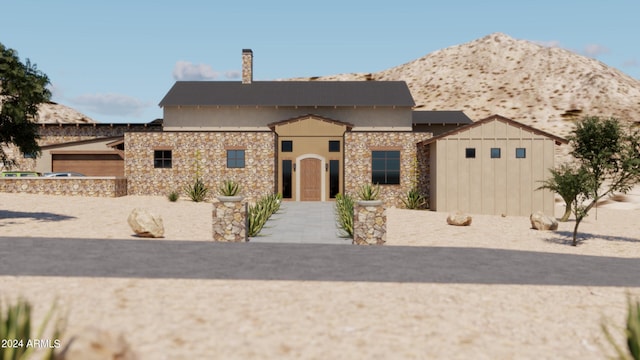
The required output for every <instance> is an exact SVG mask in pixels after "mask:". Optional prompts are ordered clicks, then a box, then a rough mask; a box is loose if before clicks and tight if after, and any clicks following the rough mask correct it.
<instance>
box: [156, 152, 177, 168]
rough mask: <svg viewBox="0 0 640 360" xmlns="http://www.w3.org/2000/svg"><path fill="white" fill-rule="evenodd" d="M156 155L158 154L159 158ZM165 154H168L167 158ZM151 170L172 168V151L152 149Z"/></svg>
mask: <svg viewBox="0 0 640 360" xmlns="http://www.w3.org/2000/svg"><path fill="white" fill-rule="evenodd" d="M158 153H160V155H159V156H158ZM167 153H169V156H168V157H167ZM153 168H154V169H171V168H173V150H172V149H167V148H155V149H153Z"/></svg>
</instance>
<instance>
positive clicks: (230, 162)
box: [227, 150, 244, 168]
mask: <svg viewBox="0 0 640 360" xmlns="http://www.w3.org/2000/svg"><path fill="white" fill-rule="evenodd" d="M227 167H228V168H243V167H244V150H227Z"/></svg>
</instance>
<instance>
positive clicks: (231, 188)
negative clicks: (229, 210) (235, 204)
mask: <svg viewBox="0 0 640 360" xmlns="http://www.w3.org/2000/svg"><path fill="white" fill-rule="evenodd" d="M218 192H220V195H222V196H236V195H238V193H239V192H240V184H238V183H237V182H235V181H233V180H225V181H224V182H223V183H222V185H220V187H219V188H218Z"/></svg>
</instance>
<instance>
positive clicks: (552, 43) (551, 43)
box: [533, 40, 560, 48]
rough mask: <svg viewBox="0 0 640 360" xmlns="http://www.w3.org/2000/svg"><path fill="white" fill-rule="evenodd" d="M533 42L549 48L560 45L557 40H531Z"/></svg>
mask: <svg viewBox="0 0 640 360" xmlns="http://www.w3.org/2000/svg"><path fill="white" fill-rule="evenodd" d="M533 43H534V44H538V45H541V46H544V47H551V48H555V47H560V41H558V40H549V41H537V40H536V41H533Z"/></svg>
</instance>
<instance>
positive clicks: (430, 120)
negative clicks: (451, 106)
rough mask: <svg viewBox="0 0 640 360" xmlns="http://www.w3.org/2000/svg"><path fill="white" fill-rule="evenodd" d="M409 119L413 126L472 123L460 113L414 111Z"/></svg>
mask: <svg viewBox="0 0 640 360" xmlns="http://www.w3.org/2000/svg"><path fill="white" fill-rule="evenodd" d="M411 118H412V122H413V124H428V125H431V124H433V125H456V124H460V125H466V124H472V123H473V121H472V120H471V119H469V117H467V115H465V114H464V113H463V112H462V111H414V112H412V114H411Z"/></svg>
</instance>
